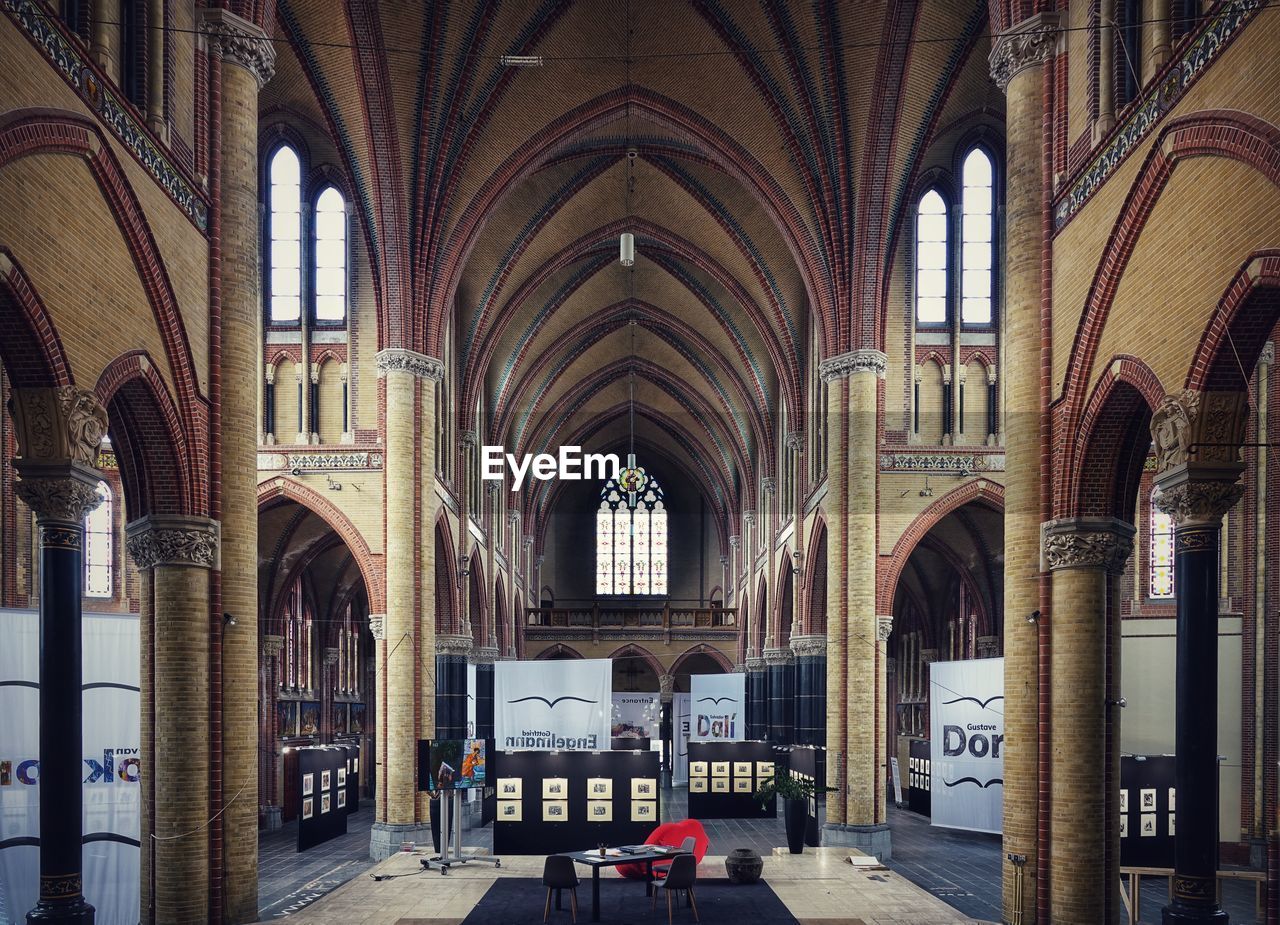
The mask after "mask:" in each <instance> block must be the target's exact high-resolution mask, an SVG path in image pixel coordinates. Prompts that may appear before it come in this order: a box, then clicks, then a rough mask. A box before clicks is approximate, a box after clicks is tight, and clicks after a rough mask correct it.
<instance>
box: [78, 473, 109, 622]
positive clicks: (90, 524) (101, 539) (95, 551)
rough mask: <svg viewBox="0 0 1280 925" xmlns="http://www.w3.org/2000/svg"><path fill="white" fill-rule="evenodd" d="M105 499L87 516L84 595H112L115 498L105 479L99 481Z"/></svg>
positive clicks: (85, 521) (100, 492)
mask: <svg viewBox="0 0 1280 925" xmlns="http://www.w3.org/2000/svg"><path fill="white" fill-rule="evenodd" d="M98 497H99V498H101V499H102V503H101V504H99V505H98V506H97V507H96V508H94V509H93V510H92V511H90V512H89V514H88V515H87V516H86V517H85V519H84V594H85V597H111V578H112V574H111V572H112V569H111V557H112V555H113V552H114V549H113V542H112V541H113V539H114V537H113V536H112V534H111V516H112V511H111V508H112V506H113V505H112V498H111V489H110V488H108V487H107V483H106V482H99V483H98Z"/></svg>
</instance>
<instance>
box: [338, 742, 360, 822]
mask: <svg viewBox="0 0 1280 925" xmlns="http://www.w3.org/2000/svg"><path fill="white" fill-rule="evenodd" d="M338 747H339V748H342V749H345V750H346V753H347V812H348V813H354V812H357V811H359V809H360V746H359V745H348V744H345V743H344V744H340V745H339V746H338Z"/></svg>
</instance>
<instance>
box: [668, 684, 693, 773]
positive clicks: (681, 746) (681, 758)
mask: <svg viewBox="0 0 1280 925" xmlns="http://www.w3.org/2000/svg"><path fill="white" fill-rule="evenodd" d="M671 738H672V739H673V740H674V741H673V742H672V743H671V748H672V750H673V751H674V752H675V761H674V762H672V767H671V781H672V783H676V784H687V783H688V782H689V695H688V694H672V695H671Z"/></svg>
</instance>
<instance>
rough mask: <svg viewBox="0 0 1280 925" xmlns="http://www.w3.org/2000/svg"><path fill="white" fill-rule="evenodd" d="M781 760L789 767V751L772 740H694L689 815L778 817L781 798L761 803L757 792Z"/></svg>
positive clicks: (703, 817)
mask: <svg viewBox="0 0 1280 925" xmlns="http://www.w3.org/2000/svg"><path fill="white" fill-rule="evenodd" d="M779 763H781V766H782V768H783V769H784V770H785V769H786V766H787V750H786V749H785V748H778V747H776V746H774V745H773V744H771V743H769V742H690V743H689V818H690V819H772V818H774V817H775V816H777V815H778V798H777V797H776V796H773V797H770V798H769V799H768V800H767V801H766V802H765V803H763V804H761V802H760V801H759V800H757V799H756V797H755V793H756V790H757V789H758V788H759V787H760V785H761V784H762V783H764V782H765V781H766V780H772V779H773V777H774V775H775V773H776V770H777V768H778V766H779ZM721 771H723V772H724V773H723V774H722V773H719V772H721Z"/></svg>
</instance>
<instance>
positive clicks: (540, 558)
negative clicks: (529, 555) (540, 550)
mask: <svg viewBox="0 0 1280 925" xmlns="http://www.w3.org/2000/svg"><path fill="white" fill-rule="evenodd" d="M546 561H547V557H546V556H538V558H536V559H534V560H533V567H534V568H542V563H543V562H546Z"/></svg>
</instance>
